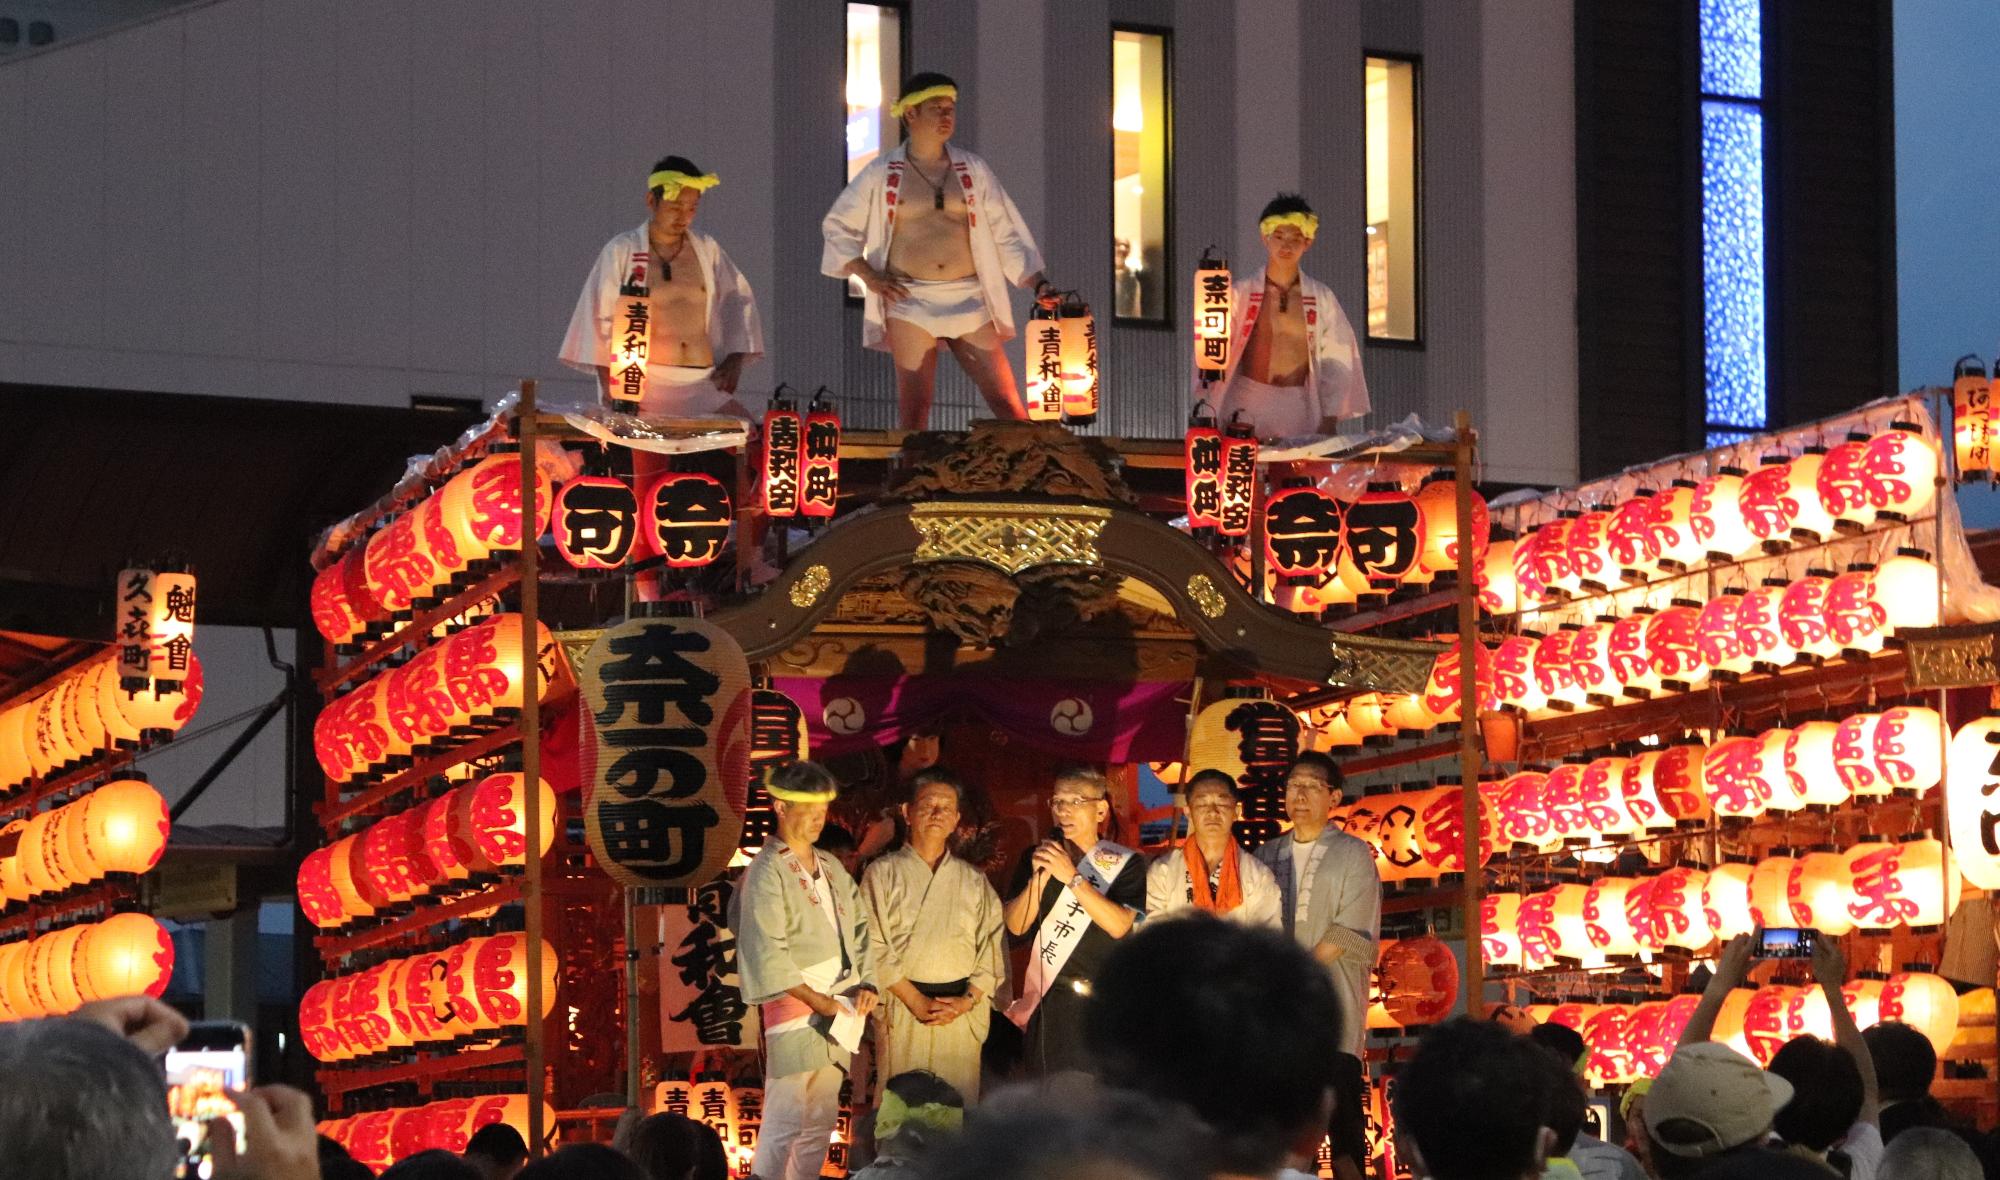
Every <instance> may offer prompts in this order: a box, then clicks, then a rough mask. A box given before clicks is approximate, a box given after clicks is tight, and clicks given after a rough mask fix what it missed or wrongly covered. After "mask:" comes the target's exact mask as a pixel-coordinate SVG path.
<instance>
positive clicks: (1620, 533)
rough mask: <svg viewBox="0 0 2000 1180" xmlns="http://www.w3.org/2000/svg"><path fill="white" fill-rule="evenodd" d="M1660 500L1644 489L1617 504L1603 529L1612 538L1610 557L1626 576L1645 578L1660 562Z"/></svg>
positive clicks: (1632, 579) (1628, 579)
mask: <svg viewBox="0 0 2000 1180" xmlns="http://www.w3.org/2000/svg"><path fill="white" fill-rule="evenodd" d="M1659 515H1660V504H1659V503H1658V501H1657V499H1656V498H1655V497H1654V495H1653V494H1652V493H1651V492H1648V491H1641V492H1639V493H1638V494H1636V495H1634V496H1633V497H1632V498H1631V499H1629V500H1627V501H1625V502H1624V503H1623V504H1620V505H1619V506H1618V509H1617V511H1615V512H1613V513H1612V514H1611V523H1610V525H1609V526H1607V527H1606V529H1605V530H1604V532H1605V536H1606V537H1607V538H1609V540H1610V542H1611V557H1612V559H1613V560H1614V561H1616V562H1617V563H1618V567H1619V569H1620V571H1621V573H1622V576H1623V577H1624V579H1625V580H1626V581H1628V582H1642V581H1644V580H1645V579H1646V578H1647V577H1648V576H1649V575H1651V574H1652V573H1653V571H1654V570H1655V569H1657V568H1658V566H1659V562H1660V536H1659V522H1658V517H1659Z"/></svg>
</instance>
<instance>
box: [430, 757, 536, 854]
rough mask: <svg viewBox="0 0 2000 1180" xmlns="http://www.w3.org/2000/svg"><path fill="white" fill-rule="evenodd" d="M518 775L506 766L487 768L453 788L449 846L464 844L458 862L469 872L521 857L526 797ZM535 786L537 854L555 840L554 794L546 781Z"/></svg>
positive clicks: (524, 846)
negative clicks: (465, 853) (453, 837)
mask: <svg viewBox="0 0 2000 1180" xmlns="http://www.w3.org/2000/svg"><path fill="white" fill-rule="evenodd" d="M523 781H524V780H523V779H522V776H521V775H519V774H515V773H512V772H509V773H503V774H491V775H487V776H486V777H485V778H483V779H480V780H479V781H478V782H476V783H474V784H472V785H471V786H469V787H463V788H460V789H459V790H458V791H456V792H454V795H455V798H454V800H453V811H452V816H451V820H450V822H451V823H452V824H453V825H454V827H455V829H456V832H457V833H458V834H459V837H460V838H459V839H457V840H454V841H453V849H454V852H456V851H459V850H461V849H464V850H469V851H470V852H471V856H470V858H469V859H467V860H465V861H464V863H465V865H466V867H467V868H469V869H471V870H472V871H473V872H478V873H491V872H495V871H497V870H498V869H500V868H502V867H504V866H508V865H520V864H525V863H527V849H528V838H527V799H526V796H525V793H524V790H523V786H522V784H523ZM536 782H537V784H538V785H539V787H540V791H539V794H540V796H541V816H540V821H541V822H540V828H541V832H540V836H539V837H538V840H537V855H544V854H546V853H547V852H548V850H549V846H550V845H551V844H553V843H554V842H555V829H556V796H555V792H554V791H553V790H551V789H550V788H549V784H548V783H547V782H544V781H542V780H540V779H537V780H536Z"/></svg>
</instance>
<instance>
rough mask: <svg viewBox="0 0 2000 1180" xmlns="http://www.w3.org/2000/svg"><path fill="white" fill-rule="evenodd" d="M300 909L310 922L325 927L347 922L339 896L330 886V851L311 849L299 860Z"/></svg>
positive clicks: (331, 854)
mask: <svg viewBox="0 0 2000 1180" xmlns="http://www.w3.org/2000/svg"><path fill="white" fill-rule="evenodd" d="M298 897H299V908H300V909H301V910H304V911H305V915H306V918H307V919H308V920H309V921H311V922H312V924H313V925H315V926H318V927H320V928H321V929H326V928H329V927H333V926H338V925H340V924H341V923H343V922H345V921H347V911H346V909H345V908H343V907H342V905H341V901H340V895H339V894H338V893H335V892H334V889H333V850H332V849H331V848H327V847H324V846H322V847H319V848H315V849H313V850H312V851H311V852H308V853H307V854H306V857H305V859H304V860H302V861H300V862H299V878H298Z"/></svg>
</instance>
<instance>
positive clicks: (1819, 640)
mask: <svg viewBox="0 0 2000 1180" xmlns="http://www.w3.org/2000/svg"><path fill="white" fill-rule="evenodd" d="M1832 585H1833V579H1831V578H1829V577H1827V576H1825V575H1824V574H1820V573H1808V574H1807V575H1806V576H1805V577H1803V578H1800V579H1799V580H1797V581H1796V582H1793V583H1792V584H1791V585H1790V586H1788V587H1787V588H1786V589H1785V596H1784V597H1783V598H1782V599H1780V600H1779V601H1778V632H1779V634H1780V635H1781V636H1782V637H1783V639H1784V645H1785V646H1786V647H1788V648H1790V649H1792V650H1793V651H1796V652H1798V653H1799V654H1800V655H1801V656H1805V657H1807V658H1809V659H1813V660H1823V659H1826V658H1828V657H1829V656H1834V655H1838V654H1839V653H1840V644H1839V643H1837V642H1835V641H1834V639H1833V636H1832V634H1831V633H1830V632H1829V631H1828V630H1827V626H1826V594H1827V591H1828V590H1829V589H1830V588H1831V587H1832Z"/></svg>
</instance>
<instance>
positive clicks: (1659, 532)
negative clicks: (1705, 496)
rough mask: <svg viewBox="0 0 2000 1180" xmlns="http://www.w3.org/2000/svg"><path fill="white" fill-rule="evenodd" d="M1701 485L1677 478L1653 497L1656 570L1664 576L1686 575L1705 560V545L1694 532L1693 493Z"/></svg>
mask: <svg viewBox="0 0 2000 1180" xmlns="http://www.w3.org/2000/svg"><path fill="white" fill-rule="evenodd" d="M1697 486H1699V485H1697V484H1696V483H1695V482H1694V481H1693V480H1691V479H1677V480H1674V481H1673V483H1672V484H1671V485H1670V486H1669V487H1668V488H1667V490H1666V491H1665V492H1662V493H1661V494H1660V495H1659V496H1656V497H1655V498H1654V500H1655V503H1656V505H1657V507H1656V509H1655V511H1654V516H1653V520H1654V530H1653V531H1654V536H1656V537H1657V538H1658V539H1659V542H1660V557H1659V561H1658V563H1657V568H1658V569H1659V571H1660V572H1662V573H1669V574H1677V573H1682V572H1685V571H1686V570H1688V569H1690V568H1692V567H1693V566H1695V565H1696V564H1697V563H1699V562H1700V561H1701V560H1702V556H1703V554H1704V553H1705V552H1706V546H1705V545H1703V543H1702V540H1701V538H1700V537H1699V536H1697V535H1696V534H1695V531H1694V493H1695V488H1696V487H1697Z"/></svg>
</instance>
